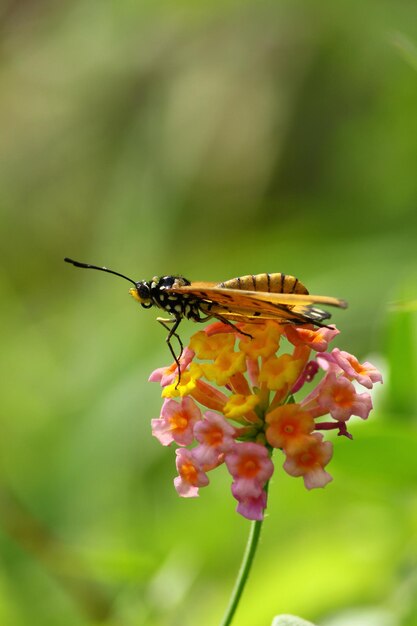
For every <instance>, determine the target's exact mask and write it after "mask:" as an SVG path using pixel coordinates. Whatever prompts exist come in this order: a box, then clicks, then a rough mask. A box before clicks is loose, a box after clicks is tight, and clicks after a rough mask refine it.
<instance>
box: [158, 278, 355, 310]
mask: <svg viewBox="0 0 417 626" xmlns="http://www.w3.org/2000/svg"><path fill="white" fill-rule="evenodd" d="M207 285H208V286H207ZM167 291H172V292H174V293H183V294H185V293H187V294H189V295H191V296H194V297H195V298H197V299H201V300H204V301H206V302H213V303H214V304H218V305H222V306H223V307H225V308H226V309H227V310H228V311H237V312H238V311H240V310H242V309H244V310H245V311H247V312H248V311H252V312H258V311H260V312H261V313H268V312H269V313H275V314H276V313H277V308H278V309H279V308H280V305H285V306H289V307H296V306H300V305H309V304H327V305H330V306H337V307H340V308H343V309H344V308H346V307H347V304H346V302H345V301H344V300H340V299H338V298H333V297H331V296H314V295H309V294H295V293H269V292H266V291H246V290H241V289H224V288H222V287H215V286H214V287H213V286H211V284H210V283H191V285H187V286H184V287H176V288H172V289H169V290H167Z"/></svg>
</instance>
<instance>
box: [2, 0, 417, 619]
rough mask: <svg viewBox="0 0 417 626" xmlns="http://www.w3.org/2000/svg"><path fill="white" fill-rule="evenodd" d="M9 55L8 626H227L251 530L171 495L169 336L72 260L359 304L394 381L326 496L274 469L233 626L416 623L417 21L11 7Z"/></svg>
mask: <svg viewBox="0 0 417 626" xmlns="http://www.w3.org/2000/svg"><path fill="white" fill-rule="evenodd" d="M0 34H1V38H2V39H1V51H2V55H1V60H0V112H1V115H0V158H1V168H0V194H1V197H0V219H1V229H0V236H1V239H2V240H1V246H0V256H1V264H0V297H1V303H2V306H1V328H2V331H3V332H2V343H1V347H2V349H1V353H0V397H1V400H2V402H1V404H2V413H1V433H2V436H1V438H0V467H1V477H0V478H1V480H0V555H1V559H0V623H1V624H7V626H26V625H27V624H31V626H93V625H94V626H95V625H97V624H106V625H107V626H116V625H117V626H119V624H123V626H136V625H141V626H142V625H146V626H176V625H177V624H180V623H181V624H183V625H184V626H188V625H191V624H195V623H199V624H200V625H201V626H212V625H213V624H216V623H218V622H219V621H220V618H221V616H222V614H223V611H224V609H225V607H226V604H227V601H228V597H229V594H230V592H231V589H232V586H233V580H234V576H235V573H236V571H237V568H238V565H239V563H240V559H241V554H242V551H243V549H244V545H245V542H246V536H247V533H248V529H249V528H248V526H249V525H248V523H246V521H245V520H243V519H241V518H239V517H238V516H237V515H236V514H235V512H234V508H235V503H234V501H233V499H232V497H231V495H230V478H229V477H228V476H227V475H226V473H225V472H222V471H219V472H217V476H213V481H212V484H211V485H210V488H209V489H207V490H205V491H204V492H203V493H202V495H201V498H199V499H198V500H195V501H186V500H180V499H179V498H178V497H177V495H176V493H175V491H174V489H173V486H172V478H173V476H174V474H175V467H174V452H173V450H172V451H171V454H170V453H169V451H167V450H162V449H161V448H160V446H159V444H158V443H157V442H156V441H155V440H154V439H153V438H152V437H151V434H150V419H151V418H153V417H156V416H157V415H158V412H159V408H160V397H159V387H158V386H157V385H155V384H153V385H151V384H148V383H147V382H146V381H147V377H148V375H149V373H150V372H151V371H152V370H153V369H154V368H156V367H158V366H161V365H163V364H166V363H168V362H169V354H168V350H167V348H166V345H165V342H164V332H163V330H162V329H161V328H160V327H159V325H158V324H156V322H155V319H154V318H155V316H156V315H155V314H154V312H152V311H144V310H143V309H142V308H141V307H138V306H137V304H136V303H134V302H133V300H132V299H131V298H129V296H128V295H127V293H126V292H127V283H126V284H125V283H124V282H123V281H119V280H118V279H117V278H115V277H111V276H106V275H104V274H100V273H96V274H94V273H92V272H90V273H89V272H83V271H81V270H76V269H74V268H72V267H70V266H68V265H67V264H64V263H63V257H64V256H66V255H69V256H72V257H74V258H79V259H80V260H82V261H89V262H92V263H98V264H105V265H107V266H108V267H111V268H114V269H115V270H117V271H121V272H123V273H126V274H127V275H129V276H132V278H135V279H137V280H139V279H149V278H151V277H152V276H153V275H158V274H165V273H182V274H184V275H185V276H187V277H188V278H190V279H195V280H225V279H228V278H232V277H233V276H236V275H242V274H247V273H258V272H264V271H282V272H286V273H291V274H294V275H296V276H298V277H299V278H300V280H302V281H303V283H305V284H307V285H308V287H309V289H310V290H311V292H315V293H324V294H329V295H335V296H340V297H343V298H346V299H347V300H348V301H349V304H350V308H349V309H348V310H347V311H346V312H345V311H342V312H337V313H336V314H335V318H334V319H335V322H336V323H337V325H338V327H339V328H340V329H341V330H342V333H341V335H340V337H338V341H337V342H336V343H337V344H338V345H339V346H340V347H341V348H343V349H346V350H348V351H349V352H353V353H355V354H356V355H357V356H358V358H360V359H363V360H364V359H365V358H366V359H369V360H371V361H375V363H376V364H377V365H378V366H381V367H382V369H383V370H384V374H385V379H386V382H385V384H384V386H383V387H382V389H381V390H378V393H377V394H376V397H375V405H376V409H375V411H374V412H373V413H372V414H371V417H370V420H369V422H368V423H362V422H359V421H358V423H356V424H355V426H354V429H353V433H354V440H353V441H348V440H347V439H344V438H337V439H336V440H335V442H334V443H335V454H334V459H333V461H332V463H331V465H330V467H329V471H330V472H331V473H332V475H333V476H334V482H333V483H331V484H330V485H329V486H328V487H327V488H326V489H325V490H323V491H321V490H320V491H316V492H311V493H307V492H306V490H305V489H304V487H303V485H302V482H301V481H299V480H295V479H293V478H290V477H289V476H287V475H285V474H284V473H283V472H280V471H279V468H280V460H279V455H278V454H277V460H276V462H277V471H276V474H275V476H274V478H273V481H272V484H271V489H270V499H269V507H268V512H269V516H268V517H267V519H266V522H265V524H264V529H263V535H262V538H261V544H260V548H259V552H258V554H257V557H256V560H255V564H254V569H253V572H252V575H251V578H250V580H249V583H248V587H247V590H246V591H245V595H244V597H243V600H242V603H241V606H240V607H239V610H238V614H237V617H236V624H239V626H253V624H254V623H256V624H269V623H271V621H272V618H273V616H274V615H277V614H281V613H285V614H286V613H293V614H295V615H300V616H305V617H306V618H308V619H310V620H312V621H313V622H316V623H320V624H323V626H324V624H326V623H328V624H330V623H331V621H332V620H334V622H333V623H336V620H337V619H338V618H339V616H343V614H348V613H349V611H357V612H359V611H363V614H364V615H365V613H366V612H367V611H369V615H371V612H372V611H374V610H375V611H382V612H384V614H385V613H386V614H388V613H389V614H390V615H393V616H394V617H393V620H394V622H393V626H415V625H416V624H417V607H416V601H415V598H416V575H415V572H416V560H417V541H416V536H417V526H416V520H417V499H416V482H417V475H416V463H415V458H416V443H417V441H416V427H415V424H416V408H415V407H416V405H417V398H416V395H417V394H416V389H417V386H416V341H417V339H416V337H417V335H416V320H417V316H416V311H415V307H414V305H413V303H414V304H415V302H416V300H417V288H416V280H415V277H416V276H417V256H416V253H415V233H416V232H417V212H416V210H415V207H416V203H417V191H416V184H415V163H416V160H417V140H416V137H417V116H416V110H417V89H416V86H417V75H416V72H415V48H416V45H417V22H416V20H415V9H414V6H412V3H390V2H381V1H379V0H378V2H377V1H376V0H365V1H364V2H361V3H358V4H353V3H351V2H347V1H346V0H342V1H341V2H337V3H334V2H329V1H328V0H319V1H318V2H315V3H309V2H306V1H304V0H301V2H298V3H293V2H289V1H288V2H287V1H285V0H283V1H282V2H278V3H277V2H269V0H262V1H261V2H255V1H254V0H246V2H239V3H235V2H215V3H213V2H205V3H191V2H184V1H180V0H177V2H174V3H162V2H161V3H153V2H152V3H150V2H133V1H129V0H121V1H119V2H87V1H86V0H75V1H74V0H73V1H72V2H60V3H55V4H54V3H48V2H44V1H42V0H39V2H36V3H30V2H26V3H18V2H17V1H15V0H8V1H7V2H6V3H5V6H4V8H3V9H2V10H1V11H0ZM400 305H401V306H400ZM413 307H414V308H413ZM194 330H195V327H193V326H192V324H191V323H188V324H187V323H184V324H183V325H182V326H181V336H182V337H183V339H184V341H186V340H187V337H188V336H189V335H190V334H191V332H192V331H194ZM378 614H379V613H378ZM367 621H368V623H366V622H367ZM368 624H369V626H370V624H371V617H369V619H367V618H363V619H362V621H361V626H368ZM390 626H391V625H390Z"/></svg>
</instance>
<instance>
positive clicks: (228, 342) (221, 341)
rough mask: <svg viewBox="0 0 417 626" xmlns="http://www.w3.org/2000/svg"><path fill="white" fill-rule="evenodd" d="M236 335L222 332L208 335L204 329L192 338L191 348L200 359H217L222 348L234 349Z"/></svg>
mask: <svg viewBox="0 0 417 626" xmlns="http://www.w3.org/2000/svg"><path fill="white" fill-rule="evenodd" d="M234 345H235V335H234V334H233V333H220V334H218V335H207V333H205V332H204V330H200V331H199V332H198V333H195V334H194V335H193V336H192V337H191V339H190V348H191V349H192V350H194V352H195V353H196V355H197V357H198V358H199V359H215V358H216V357H217V356H218V355H219V353H220V352H221V351H222V350H233V346H234Z"/></svg>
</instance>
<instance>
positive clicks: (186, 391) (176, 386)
mask: <svg viewBox="0 0 417 626" xmlns="http://www.w3.org/2000/svg"><path fill="white" fill-rule="evenodd" d="M201 374H202V372H201V369H200V366H199V365H197V364H196V363H191V365H190V369H189V370H187V371H185V372H182V374H181V380H180V382H179V383H178V382H177V381H178V379H176V381H174V382H173V383H172V385H167V386H166V387H164V388H163V390H162V397H163V398H178V396H180V397H181V398H182V397H183V396H188V395H190V394H191V393H192V391H193V390H194V389H195V387H196V384H197V380H198V379H199V378H200V376H201Z"/></svg>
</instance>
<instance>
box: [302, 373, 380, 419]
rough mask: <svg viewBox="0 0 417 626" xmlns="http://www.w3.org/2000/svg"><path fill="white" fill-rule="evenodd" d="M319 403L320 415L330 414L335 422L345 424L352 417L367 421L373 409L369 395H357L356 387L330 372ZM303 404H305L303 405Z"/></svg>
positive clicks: (319, 397) (319, 395) (321, 387)
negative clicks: (338, 421) (355, 416)
mask: <svg viewBox="0 0 417 626" xmlns="http://www.w3.org/2000/svg"><path fill="white" fill-rule="evenodd" d="M322 383H323V384H322V385H321V386H320V393H319V394H318V395H317V403H318V406H319V407H320V409H321V411H320V410H319V412H318V414H317V413H316V416H318V415H319V414H321V415H324V414H325V413H330V415H331V416H332V417H333V418H334V419H335V420H340V421H342V422H345V421H346V420H348V419H349V418H350V417H351V416H352V415H357V416H358V417H361V418H362V419H367V417H368V415H369V412H370V411H371V409H372V400H371V396H370V395H369V393H360V394H359V393H356V390H355V387H354V385H353V384H352V383H351V382H350V381H349V380H348V379H347V378H345V377H344V376H338V377H337V376H336V374H335V372H334V371H331V370H330V371H329V372H328V373H327V375H326V377H325V378H324V379H323V381H322ZM302 404H303V403H302Z"/></svg>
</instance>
